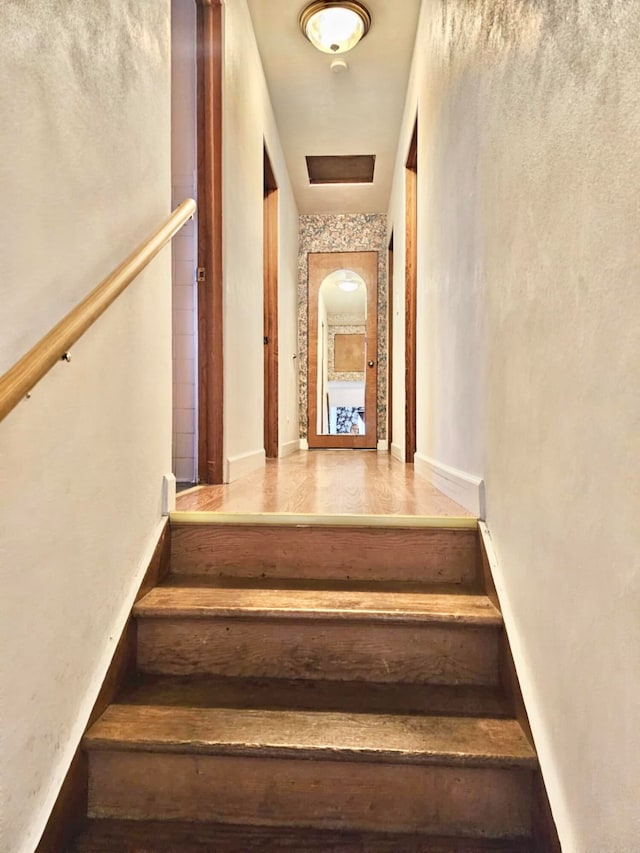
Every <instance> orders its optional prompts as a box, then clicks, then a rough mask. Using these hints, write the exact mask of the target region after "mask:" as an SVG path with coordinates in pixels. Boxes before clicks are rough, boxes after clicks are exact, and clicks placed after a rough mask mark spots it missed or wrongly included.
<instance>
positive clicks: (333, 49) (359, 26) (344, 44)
mask: <svg viewBox="0 0 640 853" xmlns="http://www.w3.org/2000/svg"><path fill="white" fill-rule="evenodd" d="M370 27H371V15H370V14H369V11H368V9H366V8H365V7H364V6H363V5H362V3H358V2H357V0H316V2H315V3H310V4H309V5H308V6H307V7H306V9H304V10H303V12H302V14H301V15H300V29H301V30H302V32H303V33H304V35H305V36H306V37H307V38H308V39H309V41H310V42H311V44H312V45H313V46H314V47H316V48H317V49H318V50H321V51H322V52H323V53H346V51H347V50H351V48H353V47H355V46H356V45H357V44H358V42H359V41H360V39H362V38H364V37H365V36H366V34H367V33H368V32H369V28H370Z"/></svg>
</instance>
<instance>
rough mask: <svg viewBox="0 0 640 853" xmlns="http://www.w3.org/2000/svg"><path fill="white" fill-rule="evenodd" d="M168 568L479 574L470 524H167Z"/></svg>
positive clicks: (439, 579) (281, 573) (336, 576)
mask: <svg viewBox="0 0 640 853" xmlns="http://www.w3.org/2000/svg"><path fill="white" fill-rule="evenodd" d="M171 530H172V540H171V549H172V552H171V570H172V572H173V573H174V574H188V575H198V574H201V575H202V574H205V575H213V576H216V575H224V576H228V577H262V576H266V577H270V578H291V577H295V578H297V579H299V580H303V579H305V578H308V579H320V578H321V579H323V580H325V581H326V580H347V579H350V580H363V581H398V582H402V581H405V582H406V581H408V582H414V583H441V584H462V585H468V586H471V585H473V584H475V583H476V582H477V580H478V568H479V562H478V561H479V552H478V534H477V531H476V530H469V529H460V530H455V529H451V530H449V529H431V528H380V527H360V528H347V527H283V526H268V525H264V526H260V525H224V526H223V525H205V524H172V527H171Z"/></svg>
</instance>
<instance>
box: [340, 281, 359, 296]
mask: <svg viewBox="0 0 640 853" xmlns="http://www.w3.org/2000/svg"><path fill="white" fill-rule="evenodd" d="M338 287H339V288H340V290H344V291H345V293H353V291H354V290H357V289H358V288H359V287H360V283H359V282H357V281H354V280H353V279H352V278H347V279H345V280H344V281H339V282H338Z"/></svg>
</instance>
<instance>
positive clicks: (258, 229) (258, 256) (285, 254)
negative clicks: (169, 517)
mask: <svg viewBox="0 0 640 853" xmlns="http://www.w3.org/2000/svg"><path fill="white" fill-rule="evenodd" d="M223 97H224V119H223V173H224V198H223V211H224V214H223V228H224V234H223V240H224V258H223V275H224V311H225V327H224V374H225V375H224V393H225V402H224V456H225V477H226V479H227V480H235V479H237V477H239V476H241V475H242V474H244V473H247V472H249V471H250V470H252V469H254V468H257V467H260V466H261V465H264V431H263V411H264V407H263V397H264V372H263V363H264V362H263V359H264V354H263V351H264V345H263V316H262V302H263V277H262V271H263V257H262V245H263V236H262V193H263V146H264V144H265V141H266V145H267V149H268V151H269V157H270V160H271V164H272V166H273V169H274V173H275V177H276V181H277V183H278V189H279V193H278V198H279V218H278V234H279V244H280V245H279V254H278V305H279V316H278V325H279V341H278V349H279V362H278V367H279V444H280V453H286V452H289V451H290V450H291V449H292V448H293V447H294V446H295V448H296V449H297V448H298V447H299V441H298V436H297V423H296V420H297V397H296V380H297V367H296V360H295V358H294V356H295V354H296V350H297V328H296V322H297V314H296V311H297V308H296V294H297V290H296V283H297V269H298V267H297V264H298V211H297V207H296V204H295V200H294V198H293V192H292V190H291V184H290V181H289V177H288V173H287V169H286V164H285V161H284V155H283V153H282V149H281V146H280V141H279V137H278V131H277V128H276V124H275V119H274V116H273V111H272V108H271V101H270V99H269V93H268V91H267V87H266V83H265V79H264V73H263V71H262V64H261V61H260V54H259V53H258V47H257V45H256V41H255V36H254V34H253V27H252V23H251V17H250V15H249V10H248V8H247V3H246V0H227V2H226V3H225V4H224V93H223Z"/></svg>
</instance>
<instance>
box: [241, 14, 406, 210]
mask: <svg viewBox="0 0 640 853" xmlns="http://www.w3.org/2000/svg"><path fill="white" fill-rule="evenodd" d="M248 4H249V9H250V12H251V17H252V19H253V25H254V29H255V32H256V39H257V41H258V48H259V50H260V55H261V56H262V64H263V66H264V72H265V75H266V78H267V85H268V87H269V91H270V94H271V101H272V104H273V109H274V112H275V115H276V121H277V124H278V130H279V132H280V139H281V142H282V146H283V148H284V153H285V157H286V160H287V166H288V169H289V175H290V177H291V181H292V183H293V188H294V192H295V196H296V201H297V203H298V208H299V210H300V213H386V211H387V206H388V202H389V193H390V190H391V178H392V174H393V165H394V161H395V154H396V147H397V143H398V134H399V131H400V121H401V119H402V111H403V108H404V100H405V93H406V88H407V80H408V76H409V67H410V63H411V56H412V53H413V45H414V41H415V33H416V27H417V21H418V13H419V10H420V0H365V4H366V6H367V8H368V9H369V11H370V12H371V16H372V19H373V22H372V25H371V30H370V31H369V33H368V35H367V36H366V37H365V38H364V39H363V40H362V41H361V42H360V44H359V45H357V46H356V47H355V48H354V49H353V50H352V51H349V52H348V53H344V54H341V55H340V56H339V57H338V58H339V59H344V60H345V61H346V62H347V63H348V65H349V69H348V70H347V71H345V72H343V73H341V74H335V73H334V72H332V71H331V69H330V67H329V66H330V64H331V62H332V60H333V58H334V57H331V56H328V55H327V54H323V53H320V52H319V51H317V50H316V49H315V48H314V47H312V46H311V44H310V43H309V42H308V41H307V40H306V39H305V38H304V36H303V35H302V33H301V32H300V29H299V26H298V18H299V15H300V12H301V11H302V9H303V8H304V7H305V6H306V5H307V4H306V3H305V2H304V0H302V1H301V2H292V0H248ZM307 154H375V155H376V167H375V174H374V181H373V184H367V185H362V184H360V185H354V184H351V185H344V184H342V185H332V186H310V184H309V178H308V175H307V167H306V161H305V155H307Z"/></svg>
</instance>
